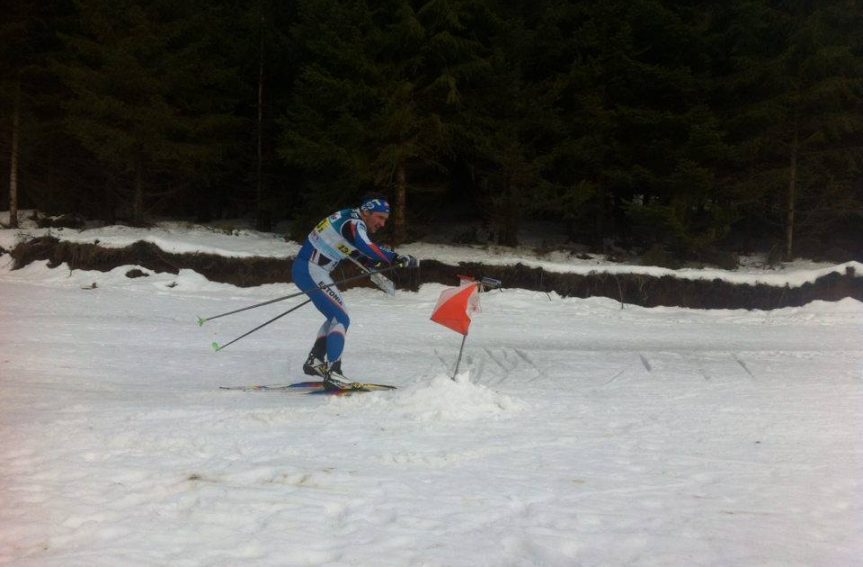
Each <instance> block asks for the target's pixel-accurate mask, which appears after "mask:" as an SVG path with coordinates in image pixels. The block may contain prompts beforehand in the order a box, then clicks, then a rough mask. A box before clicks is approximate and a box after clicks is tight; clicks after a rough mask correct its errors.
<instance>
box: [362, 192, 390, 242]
mask: <svg viewBox="0 0 863 567" xmlns="http://www.w3.org/2000/svg"><path fill="white" fill-rule="evenodd" d="M360 216H362V217H363V221H365V223H366V226H367V227H368V229H369V232H372V233H374V232H377V231H378V229H380V228H383V226H384V225H385V224H386V223H387V219H388V218H389V217H390V204H389V203H388V202H387V200H386V197H384V196H382V195H370V196H367V197H364V198H363V201H362V204H361V205H360Z"/></svg>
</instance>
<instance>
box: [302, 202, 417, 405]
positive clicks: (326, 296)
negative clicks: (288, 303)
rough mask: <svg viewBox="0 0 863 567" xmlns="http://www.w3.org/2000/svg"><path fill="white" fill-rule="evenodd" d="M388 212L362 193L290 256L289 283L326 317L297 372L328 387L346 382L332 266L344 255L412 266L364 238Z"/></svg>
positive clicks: (343, 312)
mask: <svg viewBox="0 0 863 567" xmlns="http://www.w3.org/2000/svg"><path fill="white" fill-rule="evenodd" d="M389 216H390V205H389V203H388V202H387V200H386V199H385V198H384V197H382V196H369V197H365V198H364V199H363V201H362V203H361V204H360V206H359V207H358V208H356V209H343V210H340V211H336V212H335V213H333V214H331V215H330V216H328V217H327V218H325V219H323V220H322V221H321V222H319V223H318V225H317V226H316V227H315V228H314V229H313V230H312V231H311V232H310V233H309V236H308V238H306V241H305V242H304V243H303V247H302V248H301V249H300V252H299V254H297V258H296V259H295V260H294V267H293V278H294V283H295V284H296V285H297V286H298V287H299V288H300V289H301V290H303V291H304V292H306V293H307V294H308V296H309V297H310V298H311V300H312V303H314V304H315V307H317V308H318V311H320V312H321V313H323V315H324V317H325V318H326V319H325V321H324V324H323V325H321V328H320V329H319V330H318V335H317V338H316V340H315V344H314V346H313V347H312V350H311V352H310V353H309V356H308V358H307V359H306V362H305V364H303V372H305V373H306V374H308V375H310V376H315V375H317V376H320V377H322V378H323V379H324V388H326V389H328V390H343V389H347V388H350V387H351V384H352V381H351V380H349V379H348V378H346V377H345V375H344V374H342V351H343V350H344V347H345V333H347V330H348V326H349V325H350V323H351V319H350V317H349V316H348V312H347V309H345V303H344V300H343V299H342V295H341V293H340V292H339V290H338V289H337V288H336V287H335V286H334V285H332V283H333V279H332V276H331V275H330V274H331V272H332V271H333V269H335V267H336V266H337V265H338V263H339V262H340V261H341V260H344V259H345V258H346V257H348V256H350V257H352V258H354V259H355V260H358V261H359V262H361V263H362V264H364V265H365V266H367V267H371V266H387V265H394V264H396V265H401V266H403V267H406V268H415V267H417V265H418V262H417V259H416V258H414V257H413V256H410V255H407V254H405V255H402V254H397V253H396V252H394V251H393V250H390V249H388V248H386V247H383V246H378V245H377V244H375V243H373V242H372V241H371V240H369V237H368V233H372V234H374V233H375V232H377V231H378V230H379V229H380V228H382V227H383V226H384V225H385V224H386V222H387V219H388V218H389ZM325 286H326V287H325Z"/></svg>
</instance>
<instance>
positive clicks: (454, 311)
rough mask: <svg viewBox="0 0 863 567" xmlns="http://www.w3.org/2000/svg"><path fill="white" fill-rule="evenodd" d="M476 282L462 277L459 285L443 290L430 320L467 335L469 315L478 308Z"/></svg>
mask: <svg viewBox="0 0 863 567" xmlns="http://www.w3.org/2000/svg"><path fill="white" fill-rule="evenodd" d="M478 287H479V286H478V284H477V282H475V281H473V280H468V279H463V280H462V282H461V285H460V286H459V287H454V288H450V289H446V290H444V291H443V292H442V293H441V294H440V297H439V298H438V300H437V305H435V308H434V311H433V312H432V316H431V320H432V321H434V322H435V323H439V324H441V325H443V326H444V327H446V328H448V329H452V330H453V331H455V332H456V333H461V334H462V335H465V336H467V331H468V329H469V328H470V321H471V319H470V316H471V315H472V314H473V313H475V312H476V311H477V310H478V309H479V296H478V295H477V288H478Z"/></svg>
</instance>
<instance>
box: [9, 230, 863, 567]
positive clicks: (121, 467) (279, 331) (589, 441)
mask: <svg viewBox="0 0 863 567" xmlns="http://www.w3.org/2000/svg"><path fill="white" fill-rule="evenodd" d="M7 232H8V231H7ZM199 232H202V231H193V232H192V234H189V235H186V236H183V234H182V233H181V231H180V229H177V230H176V231H175V232H171V233H170V234H171V237H170V238H171V239H175V241H176V242H177V245H178V246H179V247H182V246H188V247H190V248H194V247H196V246H204V247H207V248H208V249H211V250H212V249H221V248H222V247H225V248H230V249H231V250H233V251H234V252H240V250H239V247H236V248H234V247H233V244H230V245H229V244H226V243H225V242H230V239H228V240H222V239H221V238H218V239H217V238H212V237H210V238H205V237H203V236H202V235H201V234H199ZM168 233H169V231H167V230H162V232H158V234H160V235H161V236H159V238H160V239H162V240H161V242H162V244H164V243H165V242H166V241H167V240H168V237H167V236H165V235H166V234H168ZM99 238H100V239H102V238H104V239H106V240H108V239H113V238H115V237H113V236H110V237H109V236H101V237H99ZM237 238H239V237H237ZM246 238H249V239H251V240H254V241H255V242H258V244H260V241H258V240H257V239H256V238H252V237H250V236H249V237H246ZM261 238H262V240H266V239H264V238H263V237H261ZM241 240H242V239H241ZM183 242H185V243H186V244H185V245H184V244H183ZM284 244H285V243H279V244H278V245H279V246H284ZM0 245H3V246H6V245H5V244H2V243H0ZM243 246H246V245H243ZM255 246H257V245H255ZM255 246H249V247H248V248H249V249H253V248H255ZM10 264H11V262H10V261H9V258H8V256H3V257H0V564H4V565H5V564H8V565H14V566H16V567H19V566H28V567H29V566H40V567H42V566H58V567H59V566H62V567H76V566H81V567H84V566H87V567H90V566H112V567H113V566H117V565H123V566H127V565H128V566H161V565H172V566H174V565H176V566H199V565H200V566H234V565H256V566H257V565H260V566H284V565H288V566H317V565H326V566H357V565H359V566H366V565H368V566H389V565H392V566H447V567H448V566H524V565H535V566H573V565H585V566H607V565H663V566H664V565H687V566H699V565H711V566H727V565H735V566H737V565H752V566H756V565H757V566H764V565H772V566H783V567H785V566H845V565H848V566H850V565H856V564H859V558H860V557H863V490H861V488H863V486H861V485H863V341H861V339H863V304H861V303H860V302H858V301H855V300H851V299H846V300H843V301H839V302H836V303H827V302H814V303H811V304H809V305H807V306H805V307H801V308H790V309H781V310H775V311H767V312H765V311H744V310H733V311H723V310H712V311H697V310H687V309H680V308H654V309H644V308H639V307H634V306H629V305H627V306H626V307H625V308H624V309H621V306H620V304H619V303H618V302H616V301H611V300H608V299H604V298H593V299H588V300H584V299H576V298H561V297H558V296H556V295H554V294H551V295H546V294H543V293H535V292H528V291H521V290H503V291H495V292H489V293H486V294H482V297H481V302H482V312H481V313H480V314H478V315H477V316H476V317H475V318H474V321H473V325H472V327H471V332H470V335H469V337H468V339H467V342H466V346H465V355H464V359H463V360H462V365H461V370H460V374H459V376H458V377H457V380H455V381H453V380H451V379H450V378H449V374H450V373H451V372H452V369H453V366H454V364H455V360H456V356H457V354H458V348H459V344H460V341H461V336H460V335H458V334H455V333H453V332H451V331H449V330H448V329H445V328H443V327H441V326H438V325H436V324H435V323H433V322H431V321H429V316H430V314H431V310H432V307H433V306H434V304H435V302H436V300H437V297H438V295H439V294H440V292H441V291H442V290H443V289H444V287H443V286H440V285H426V286H423V287H422V288H421V290H420V291H419V292H418V293H406V292H399V293H398V294H397V295H396V296H395V297H388V296H386V295H384V294H382V293H380V292H377V291H374V290H370V289H353V290H349V291H347V292H346V293H345V298H346V300H347V303H348V307H349V309H350V312H351V316H352V325H351V327H350V331H349V333H348V341H347V348H346V352H345V357H344V368H345V371H346V373H347V374H348V375H349V376H351V377H353V378H354V379H358V380H363V381H376V382H384V383H390V384H393V385H395V386H397V387H398V389H397V390H395V391H390V392H377V393H369V394H361V395H355V396H351V397H347V398H334V397H327V396H309V395H301V394H297V393H285V392H278V391H272V392H237V391H224V390H219V388H218V387H219V386H220V385H241V384H288V383H291V382H296V381H302V380H304V379H306V377H305V376H303V375H302V372H301V369H300V367H301V365H302V362H303V360H304V359H305V356H306V354H307V352H308V349H309V348H310V346H311V342H312V340H313V337H314V334H315V331H316V330H317V328H318V326H319V325H320V323H321V317H320V315H319V314H318V313H317V312H316V311H315V310H314V309H313V308H311V307H306V308H303V309H300V310H298V311H296V312H294V313H292V314H290V315H288V316H287V317H285V318H284V319H280V320H279V321H277V322H276V323H273V324H272V325H270V326H268V327H265V328H263V329H261V330H260V331H258V332H256V333H254V334H252V335H250V336H249V337H247V338H245V339H243V340H241V341H239V342H237V343H236V344H234V345H232V346H230V347H228V348H226V349H225V350H223V351H221V352H218V353H214V352H213V351H212V349H211V347H210V343H211V342H213V341H216V342H218V343H220V344H224V343H226V342H227V341H229V340H230V339H232V338H234V337H236V336H238V335H240V334H242V333H243V332H245V331H247V330H249V329H251V328H253V327H254V326H256V325H258V324H260V323H261V322H263V321H265V320H267V319H269V318H271V317H274V316H275V315H277V314H279V313H281V312H282V311H284V310H286V309H288V308H290V307H291V306H292V305H294V304H295V303H296V302H298V301H300V299H297V300H292V301H286V302H283V303H276V304H273V305H270V306H267V307H262V308H259V309H253V310H250V311H246V312H243V313H240V314H236V315H232V316H230V317H225V318H222V319H218V320H215V321H211V322H208V323H206V324H205V325H204V326H203V327H198V326H197V324H196V316H198V315H202V316H210V315H215V314H218V313H222V312H226V311H229V310H233V309H237V308H240V307H244V306H247V305H250V304H253V303H257V302H261V301H265V300H267V299H271V298H273V297H277V296H281V295H286V294H288V293H291V292H292V291H294V290H295V288H294V287H293V286H292V285H289V284H278V285H267V286H261V287H257V288H247V289H240V288H236V287H233V286H230V285H226V284H218V283H212V282H209V281H207V280H206V279H204V278H203V277H202V276H200V275H198V274H196V273H195V272H192V271H189V270H184V271H181V272H180V273H179V274H178V275H172V274H155V273H152V272H149V271H148V270H144V271H145V272H148V273H149V274H150V276H149V277H143V278H137V279H129V278H126V277H125V275H124V274H125V272H126V271H128V269H129V268H131V266H125V267H122V268H117V269H115V270H113V271H111V272H109V273H101V272H84V271H70V270H68V268H67V267H66V266H61V267H58V268H56V269H53V270H52V269H48V268H47V265H46V262H35V263H33V264H31V265H29V266H27V267H25V268H23V269H21V270H16V271H10V269H9V266H10ZM94 284H95V286H94ZM453 284H454V285H455V284H456V282H453ZM855 558H856V559H855Z"/></svg>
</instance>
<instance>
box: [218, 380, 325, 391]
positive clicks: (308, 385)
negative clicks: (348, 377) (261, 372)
mask: <svg viewBox="0 0 863 567" xmlns="http://www.w3.org/2000/svg"><path fill="white" fill-rule="evenodd" d="M322 387H323V382H297V383H296V384H247V385H243V386H219V389H220V390H234V391H237V392H258V391H262V390H302V389H313V388H322Z"/></svg>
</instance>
